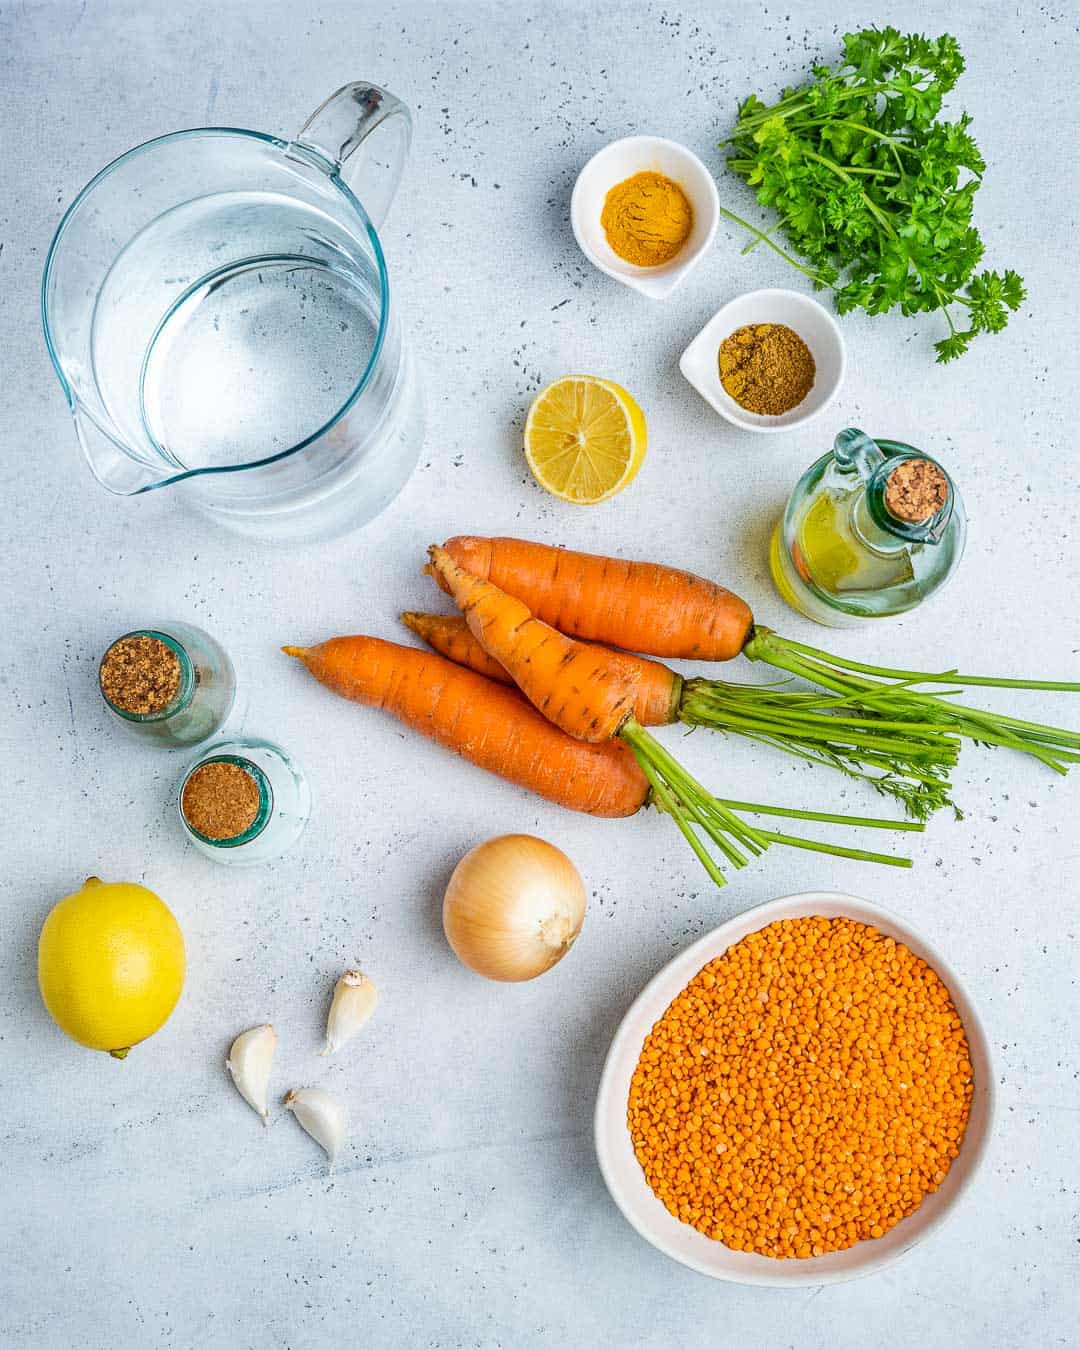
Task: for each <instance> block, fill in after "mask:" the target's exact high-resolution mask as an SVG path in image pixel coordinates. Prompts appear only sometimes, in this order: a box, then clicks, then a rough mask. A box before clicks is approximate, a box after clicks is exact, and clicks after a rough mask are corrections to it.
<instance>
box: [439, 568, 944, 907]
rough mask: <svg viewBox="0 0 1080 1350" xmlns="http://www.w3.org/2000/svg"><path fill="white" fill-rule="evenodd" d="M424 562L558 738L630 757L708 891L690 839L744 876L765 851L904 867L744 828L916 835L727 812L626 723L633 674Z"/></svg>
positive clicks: (458, 571) (821, 816)
mask: <svg viewBox="0 0 1080 1350" xmlns="http://www.w3.org/2000/svg"><path fill="white" fill-rule="evenodd" d="M429 556H430V558H431V564H432V567H433V568H434V570H435V573H436V575H438V576H439V578H440V579H441V580H442V581H443V582H445V583H446V587H447V589H448V590H449V592H450V594H451V595H452V596H453V598H454V601H455V602H456V603H457V605H458V607H459V608H460V609H461V612H462V614H463V615H464V617H465V621H466V623H467V624H468V626H469V629H470V631H471V632H472V635H473V636H474V637H475V638H476V639H477V641H478V642H479V643H480V644H481V646H482V647H483V648H484V650H485V651H486V652H487V653H488V655H489V656H492V657H494V658H495V659H496V660H497V661H498V662H499V664H500V665H502V667H503V668H504V669H505V670H506V671H507V673H508V674H509V675H511V676H512V677H513V679H514V681H515V683H516V684H517V686H518V688H519V689H520V690H521V691H522V693H523V694H524V695H525V697H526V698H527V699H528V700H529V701H530V703H532V704H533V705H534V706H535V707H536V708H538V709H539V710H540V711H541V712H542V713H543V714H544V716H545V717H547V718H548V719H549V720H550V721H552V722H554V724H555V725H556V726H557V727H558V728H559V729H560V730H561V731H564V732H566V733H567V735H569V736H572V737H574V738H575V739H577V740H581V741H584V742H586V743H590V744H608V743H610V742H611V741H612V739H613V738H616V737H617V738H619V739H620V740H622V741H623V742H625V743H626V744H627V745H628V746H629V747H630V749H631V750H632V751H633V753H634V756H635V758H636V759H637V762H638V764H639V765H640V766H641V769H642V772H643V773H644V774H645V777H646V778H647V779H648V780H649V784H650V786H651V787H652V791H653V800H654V802H655V804H656V805H657V806H658V807H659V808H660V809H661V810H663V811H665V812H667V814H669V815H670V816H671V817H672V818H673V819H674V821H675V823H676V825H677V826H678V828H679V830H680V831H681V832H682V834H683V836H684V838H685V839H686V841H687V843H688V844H689V845H690V847H691V848H692V849H693V850H694V852H695V854H696V855H697V857H698V858H699V859H700V861H701V863H702V865H703V866H704V867H705V869H706V871H707V872H708V873H709V875H710V876H711V877H712V879H713V880H714V881H715V882H716V883H717V885H723V882H724V879H723V874H722V873H721V871H720V869H719V867H718V866H717V864H716V862H715V861H714V859H713V858H712V857H711V855H710V854H709V851H708V849H707V846H706V845H705V844H704V843H703V842H702V839H701V838H700V837H699V835H698V834H697V833H696V831H697V830H700V831H701V832H702V833H703V834H704V835H705V836H706V838H707V839H709V840H711V841H712V843H713V844H714V845H715V846H716V847H717V848H718V849H719V851H720V852H721V853H722V854H723V855H724V857H725V858H726V859H727V860H728V862H730V863H731V864H732V865H734V866H736V867H742V866H744V865H745V864H746V863H747V862H748V861H749V857H750V856H754V855H757V854H759V853H761V852H763V851H764V849H766V848H767V847H768V846H769V845H770V844H773V843H778V844H789V845H791V846H793V847H796V848H808V849H812V850H815V851H818V852H823V853H832V854H835V855H838V856H841V857H853V858H860V859H863V860H866V861H872V862H886V863H891V864H893V865H898V866H910V862H909V860H907V859H899V858H894V857H889V856H887V855H883V854H873V853H868V852H866V851H865V850H861V849H847V848H841V847H839V846H838V845H835V844H825V843H819V842H817V841H812V840H808V839H802V838H797V837H792V836H790V835H786V834H778V833H776V832H774V831H771V830H763V829H760V828H757V827H754V826H750V825H748V824H747V823H746V822H745V821H744V820H742V819H741V817H740V816H739V815H738V814H737V811H740V810H742V811H747V812H749V813H756V814H762V815H779V816H793V817H796V818H798V819H802V820H823V821H830V822H839V823H843V824H853V825H869V826H876V827H886V828H890V827H891V828H897V829H910V828H918V827H913V826H911V825H909V824H905V823H904V822H899V821H892V822H883V821H875V820H867V819H865V818H851V817H845V816H838V815H835V814H826V813H822V812H814V811H796V810H787V809H785V808H780V807H772V806H761V805H755V804H751V803H745V802H730V801H727V800H725V799H722V798H718V797H715V796H713V794H712V793H710V792H707V791H706V790H705V789H704V788H703V787H702V786H701V784H700V783H698V782H697V780H696V779H694V778H693V777H692V776H691V775H690V774H689V773H687V771H686V770H685V769H684V768H683V767H682V766H681V765H680V764H679V763H678V761H677V760H676V759H674V758H673V756H671V755H670V754H668V752H667V751H666V750H665V749H664V748H663V746H661V745H660V743H659V742H658V741H656V740H655V739H654V738H653V737H652V736H651V735H650V734H649V732H647V731H646V730H645V729H644V727H642V725H641V724H640V722H638V720H637V719H636V717H635V716H634V705H635V697H636V691H637V685H638V683H639V675H638V673H637V672H636V671H634V670H633V669H629V670H628V669H627V668H626V667H625V665H622V664H619V663H616V662H612V661H611V660H610V659H609V653H607V652H606V651H605V650H604V649H603V648H600V647H594V646H590V645H588V644H585V643H581V642H577V641H576V640H575V639H573V638H570V637H567V636H565V635H564V634H563V633H560V632H558V631H557V630H556V629H554V628H552V627H551V626H550V625H549V624H546V623H544V622H543V621H542V620H539V619H537V618H535V617H534V616H533V615H532V614H531V613H530V612H529V610H528V608H527V606H525V605H524V604H523V603H522V602H521V601H520V600H517V599H515V598H514V597H513V596H510V595H507V594H506V593H505V592H504V591H501V590H499V588H498V587H497V586H494V585H492V583H491V582H489V581H484V580H482V579H480V578H479V577H475V576H473V575H472V574H471V573H469V572H467V571H465V569H464V568H462V567H459V566H458V565H457V564H456V563H455V562H454V561H453V559H452V558H451V557H450V555H449V554H448V553H447V552H446V551H445V550H444V549H441V548H438V547H432V548H431V550H430V553H429Z"/></svg>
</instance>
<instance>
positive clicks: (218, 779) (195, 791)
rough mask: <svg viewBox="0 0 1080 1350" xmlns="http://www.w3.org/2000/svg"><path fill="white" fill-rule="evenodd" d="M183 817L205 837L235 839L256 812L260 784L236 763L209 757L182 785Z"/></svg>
mask: <svg viewBox="0 0 1080 1350" xmlns="http://www.w3.org/2000/svg"><path fill="white" fill-rule="evenodd" d="M180 809H181V811H183V813H184V819H185V820H186V821H187V823H188V824H189V825H190V826H191V828H192V829H193V830H194V831H195V832H196V833H197V834H202V835H205V836H206V837H207V839H235V838H237V836H238V835H241V834H243V833H244V831H245V830H249V829H250V828H251V826H252V825H253V824H254V823H255V819H256V817H257V816H258V814H259V785H258V783H257V782H256V781H255V779H254V777H253V776H252V775H251V774H250V773H248V771H247V770H246V769H245V768H243V767H242V766H241V765H239V764H232V763H230V762H229V761H228V760H223V759H218V760H211V761H210V763H209V764H200V765H199V767H198V768H197V769H196V770H195V772H194V773H193V774H192V775H191V777H190V778H189V779H188V780H187V782H186V783H185V784H184V791H183V795H182V796H181V798H180Z"/></svg>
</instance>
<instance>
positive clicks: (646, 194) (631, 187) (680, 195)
mask: <svg viewBox="0 0 1080 1350" xmlns="http://www.w3.org/2000/svg"><path fill="white" fill-rule="evenodd" d="M600 224H601V225H602V226H603V227H604V233H605V234H606V235H607V241H608V243H609V244H610V245H611V249H612V252H614V253H617V254H618V255H619V257H620V258H622V260H623V262H628V263H633V264H634V265H635V266H636V267H659V266H660V264H661V263H666V262H670V261H671V259H672V258H674V256H675V255H676V253H678V251H679V250H680V249H681V248H682V246H683V245H684V244H685V243H686V241H687V239H689V237H690V231H691V230H692V229H693V228H694V208H693V207H692V206H691V205H690V199H689V198H688V197H687V195H686V193H685V192H684V191H683V190H682V188H681V187H680V186H679V184H678V183H676V182H675V181H674V180H673V179H671V178H666V177H665V176H664V175H663V174H662V173H653V172H647V173H636V174H634V175H633V177H632V178H627V179H624V180H623V182H621V183H616V184H615V186H614V187H613V188H612V189H611V191H610V192H609V193H608V194H607V196H606V197H605V198H604V209H603V211H602V212H601V213H600Z"/></svg>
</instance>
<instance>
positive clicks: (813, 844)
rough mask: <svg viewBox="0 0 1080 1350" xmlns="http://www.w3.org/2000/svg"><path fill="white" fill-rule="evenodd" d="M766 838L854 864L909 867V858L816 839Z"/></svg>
mask: <svg viewBox="0 0 1080 1350" xmlns="http://www.w3.org/2000/svg"><path fill="white" fill-rule="evenodd" d="M766 838H767V839H768V840H769V841H770V843H773V844H784V845H786V846H787V847H788V848H805V849H810V850H811V851H812V852H814V853H831V854H833V855H834V857H837V858H854V859H855V861H856V862H873V863H882V864H884V866H886V867H910V866H911V859H910V858H898V857H895V856H894V855H892V854H889V853H869V852H867V850H866V849H861V848H844V847H843V846H842V845H840V844H823V843H822V842H821V841H820V840H818V839H801V838H799V837H798V836H797V835H793V834H773V833H772V832H771V831H767V832H766Z"/></svg>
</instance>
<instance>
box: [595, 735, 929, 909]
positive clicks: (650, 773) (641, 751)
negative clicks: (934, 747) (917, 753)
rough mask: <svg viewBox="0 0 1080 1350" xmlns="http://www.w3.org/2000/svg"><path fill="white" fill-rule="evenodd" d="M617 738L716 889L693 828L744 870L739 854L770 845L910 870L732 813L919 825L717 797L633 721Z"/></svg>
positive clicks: (904, 862) (899, 861)
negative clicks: (781, 831)
mask: <svg viewBox="0 0 1080 1350" xmlns="http://www.w3.org/2000/svg"><path fill="white" fill-rule="evenodd" d="M619 736H620V738H621V739H622V740H623V741H625V742H626V744H627V745H629V747H630V749H631V750H632V751H633V753H634V757H635V758H636V760H637V762H638V763H639V764H640V766H641V769H642V772H643V773H644V774H645V777H646V778H647V779H648V780H649V783H650V785H651V787H652V789H653V798H654V802H655V804H656V806H657V807H658V809H660V810H662V811H663V812H665V814H667V815H670V816H671V817H672V818H673V819H674V821H675V824H676V825H677V826H678V828H679V831H680V832H681V834H682V835H683V837H684V838H685V839H686V841H687V842H688V843H689V844H690V847H691V848H692V849H693V850H694V853H695V854H696V855H697V858H698V859H699V861H700V862H701V864H702V866H704V868H705V870H706V871H707V872H708V874H709V876H710V877H712V879H713V880H714V881H716V882H717V884H718V885H722V884H723V882H722V880H720V881H718V880H717V878H718V877H720V876H722V874H721V873H720V871H719V868H718V866H717V864H716V862H715V861H714V859H713V858H712V857H711V856H710V854H709V851H708V849H707V848H706V846H705V844H704V843H703V842H702V840H701V839H700V837H699V836H698V835H697V834H696V833H695V826H696V827H697V828H698V829H700V830H702V831H703V832H704V833H705V835H706V836H707V837H708V838H709V839H710V840H711V841H712V842H713V844H715V845H716V847H717V848H718V849H719V850H720V852H721V853H723V855H724V856H725V857H726V858H727V860H728V861H729V862H730V863H731V864H732V865H733V866H735V867H742V866H744V865H745V864H746V862H747V861H748V859H747V857H746V854H745V853H744V852H743V849H745V850H746V851H747V852H749V853H751V854H760V853H762V852H764V850H765V849H766V848H768V846H769V844H785V845H787V846H789V847H791V848H801V849H809V850H811V851H813V852H817V853H829V854H832V855H833V856H835V857H841V858H855V859H858V860H860V861H863V862H880V863H885V864H887V865H888V866H891V867H910V866H911V861H910V859H907V858H896V857H893V856H891V855H889V854H884V853H871V852H869V851H867V850H865V849H851V848H845V847H843V846H841V845H839V844H827V843H823V842H821V841H819V840H813V839H803V838H800V837H797V836H794V835H787V834H778V833H777V832H775V831H773V830H761V829H758V828H757V827H756V826H752V825H749V824H748V823H747V822H746V821H744V820H742V819H740V817H739V816H738V815H737V814H736V812H737V811H748V812H751V813H756V814H760V815H775V816H789V817H793V818H795V819H799V820H820V821H824V822H827V823H831V824H842V825H854V826H865V827H868V828H871V829H889V828H895V829H901V830H921V829H922V828H923V827H922V825H920V824H915V823H911V822H908V821H884V820H878V819H875V818H873V817H865V816H844V815H836V814H832V813H826V812H821V811H803V810H795V809H791V810H788V809H786V808H784V807H778V806H765V805H762V804H760V803H757V802H739V801H733V800H728V799H726V798H723V797H716V796H714V795H713V794H712V793H711V792H708V791H707V790H706V789H705V788H704V787H703V786H702V785H701V783H699V782H698V780H697V779H696V778H694V777H693V775H692V774H690V773H689V772H688V771H687V770H686V769H685V768H683V766H682V765H681V764H680V763H679V761H678V760H677V759H675V757H674V756H673V755H671V754H670V753H669V752H668V751H667V750H665V749H664V747H663V746H662V745H661V744H660V742H659V741H657V740H656V738H655V737H654V736H652V735H650V733H649V732H647V731H646V730H645V729H644V727H642V726H641V725H640V723H638V722H637V721H636V720H635V719H634V718H630V719H629V720H628V721H627V722H626V723H625V724H624V725H623V727H622V728H621V729H620V731H619Z"/></svg>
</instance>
